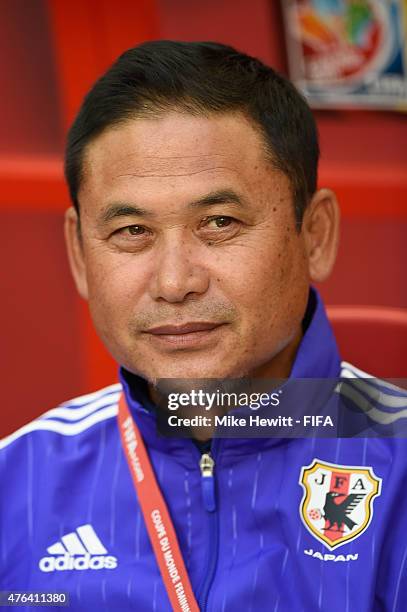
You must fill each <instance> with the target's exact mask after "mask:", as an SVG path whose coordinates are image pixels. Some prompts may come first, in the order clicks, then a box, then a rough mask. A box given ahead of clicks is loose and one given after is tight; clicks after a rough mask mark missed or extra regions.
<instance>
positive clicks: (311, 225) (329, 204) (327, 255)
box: [302, 189, 340, 283]
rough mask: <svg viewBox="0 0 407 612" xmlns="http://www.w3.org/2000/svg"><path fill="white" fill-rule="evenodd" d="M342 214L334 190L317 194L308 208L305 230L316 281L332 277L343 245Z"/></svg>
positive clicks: (309, 258)
mask: <svg viewBox="0 0 407 612" xmlns="http://www.w3.org/2000/svg"><path fill="white" fill-rule="evenodd" d="M339 223H340V213H339V206H338V202H337V199H336V196H335V194H334V192H333V191H331V190H330V189H320V190H319V191H317V192H316V193H315V194H314V196H313V198H312V200H311V202H310V203H309V205H308V206H307V208H306V209H305V213H304V219H303V224H302V231H303V232H304V238H305V245H306V249H307V255H308V268H309V274H310V278H311V280H312V281H314V282H317V283H320V282H322V281H324V280H325V279H327V278H328V276H329V275H330V273H331V271H332V268H333V266H334V263H335V260H336V254H337V251H338V245H339Z"/></svg>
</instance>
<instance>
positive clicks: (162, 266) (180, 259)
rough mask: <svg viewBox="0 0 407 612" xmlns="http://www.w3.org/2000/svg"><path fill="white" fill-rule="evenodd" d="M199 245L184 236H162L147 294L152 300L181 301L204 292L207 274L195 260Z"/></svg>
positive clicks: (197, 257)
mask: <svg viewBox="0 0 407 612" xmlns="http://www.w3.org/2000/svg"><path fill="white" fill-rule="evenodd" d="M198 251H200V250H199V248H198V247H197V246H196V245H195V246H194V245H193V244H192V240H191V241H188V240H187V239H186V238H185V237H181V236H180V235H179V234H178V235H177V234H175V235H173V236H171V237H167V238H165V239H164V238H163V239H162V241H161V244H160V245H159V246H158V247H157V250H156V253H155V258H154V259H155V260H154V272H153V274H152V277H151V282H150V294H151V297H152V298H153V299H155V300H159V299H162V300H165V301H166V302H172V303H175V302H183V301H184V300H185V299H186V298H187V296H192V295H193V294H196V295H200V294H202V293H205V291H206V290H207V289H208V287H209V273H208V270H207V269H206V268H205V266H204V265H203V263H202V261H201V262H200V261H199V252H198Z"/></svg>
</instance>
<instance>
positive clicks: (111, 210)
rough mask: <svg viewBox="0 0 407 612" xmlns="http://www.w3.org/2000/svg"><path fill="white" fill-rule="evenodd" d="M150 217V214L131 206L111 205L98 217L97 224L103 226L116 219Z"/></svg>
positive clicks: (122, 204)
mask: <svg viewBox="0 0 407 612" xmlns="http://www.w3.org/2000/svg"><path fill="white" fill-rule="evenodd" d="M131 216H133V217H136V216H137V217H151V216H152V213H151V212H149V211H148V210H145V209H144V208H140V207H139V206H134V205H133V204H124V203H118V204H111V205H110V206H108V207H107V208H105V209H104V210H103V212H102V213H101V215H100V216H99V223H100V224H102V225H104V224H106V223H109V221H111V220H112V219H115V218H117V217H131Z"/></svg>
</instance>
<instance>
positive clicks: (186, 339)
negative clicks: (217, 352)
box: [144, 321, 225, 348]
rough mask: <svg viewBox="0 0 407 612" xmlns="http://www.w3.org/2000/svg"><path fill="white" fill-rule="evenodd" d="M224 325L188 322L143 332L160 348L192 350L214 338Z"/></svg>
mask: <svg viewBox="0 0 407 612" xmlns="http://www.w3.org/2000/svg"><path fill="white" fill-rule="evenodd" d="M224 325H225V324H224V323H214V322H212V321H190V322H187V323H183V324H181V325H174V324H170V323H168V324H164V325H158V326H156V327H151V328H149V329H147V330H145V332H144V333H145V334H148V335H149V337H150V338H151V339H152V341H153V342H154V343H157V344H158V345H161V346H162V347H165V346H167V347H174V348H177V347H178V348H192V347H195V346H199V345H202V344H204V343H205V342H207V341H208V340H210V339H212V338H214V336H215V334H217V332H218V330H219V329H220V328H222V327H223V326H224Z"/></svg>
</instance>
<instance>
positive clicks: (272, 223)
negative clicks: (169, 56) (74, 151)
mask: <svg viewBox="0 0 407 612" xmlns="http://www.w3.org/2000/svg"><path fill="white" fill-rule="evenodd" d="M84 170H85V172H84V179H83V183H82V186H81V189H80V192H79V202H80V218H81V232H82V245H81V247H80V248H81V249H82V250H81V253H82V255H81V257H82V258H83V273H82V278H81V280H80V281H79V283H78V286H79V287H80V291H81V293H82V295H83V296H84V297H85V298H87V299H88V300H89V306H90V310H91V314H92V318H93V321H94V324H95V327H96V329H97V331H98V333H99V335H100V337H101V338H102V340H103V342H104V343H105V345H106V346H107V348H108V350H109V351H110V353H111V354H112V355H113V357H114V358H115V359H116V360H117V361H118V362H119V363H120V364H122V365H124V366H125V367H126V368H127V369H128V370H130V371H132V372H134V373H136V374H139V375H142V376H143V377H145V378H147V379H148V380H155V379H156V378H160V377H169V378H222V377H238V376H242V375H247V374H250V375H260V374H259V373H261V375H270V376H271V375H280V374H281V372H279V371H277V370H276V368H275V367H274V366H275V364H276V363H278V362H279V361H281V356H282V355H284V354H286V353H289V352H290V350H292V347H293V346H294V345H295V346H296V345H297V343H298V338H299V335H300V329H301V320H302V317H303V315H304V311H305V307H306V302H307V297H308V287H309V274H308V265H307V264H308V262H307V256H306V249H305V244H304V239H303V236H302V233H298V232H297V231H296V227H295V216H294V208H293V202H292V195H291V192H290V186H289V181H288V179H287V177H286V176H285V175H284V174H283V173H282V172H280V171H278V170H275V169H274V168H273V166H272V165H271V163H270V162H269V161H267V159H266V156H265V153H264V144H263V141H262V138H261V136H260V135H259V133H258V132H257V131H256V130H255V129H254V127H253V126H252V124H251V123H250V122H249V121H248V120H247V119H246V118H245V117H244V116H243V115H242V114H240V113H236V114H231V113H230V114H225V115H214V116H212V117H209V118H205V117H194V116H191V115H186V114H181V113H177V112H175V111H174V112H172V113H168V114H165V115H163V116H162V117H161V118H154V119H153V118H148V119H135V120H132V121H129V122H127V123H126V124H124V125H121V126H120V127H116V128H114V129H113V128H112V129H108V130H107V131H106V132H104V133H103V134H102V135H101V136H99V137H98V138H97V139H95V141H94V142H92V143H91V144H90V145H89V146H88V148H87V152H86V156H85V165H84ZM77 282H78V279H77ZM290 347H291V348H290Z"/></svg>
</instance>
